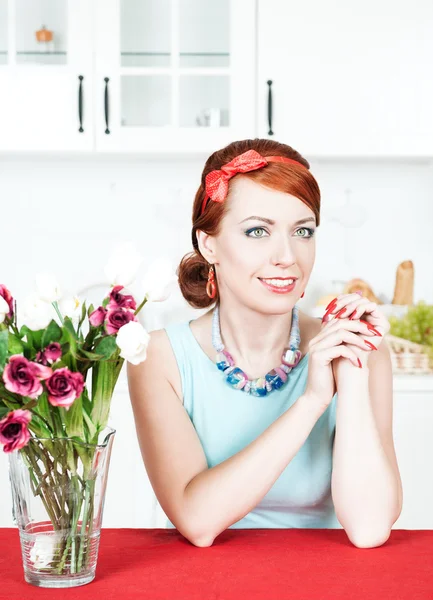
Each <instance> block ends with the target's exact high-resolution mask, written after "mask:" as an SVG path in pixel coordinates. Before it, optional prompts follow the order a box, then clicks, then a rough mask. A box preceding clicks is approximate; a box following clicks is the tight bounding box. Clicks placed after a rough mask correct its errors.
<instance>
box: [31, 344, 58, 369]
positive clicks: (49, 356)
mask: <svg viewBox="0 0 433 600" xmlns="http://www.w3.org/2000/svg"><path fill="white" fill-rule="evenodd" d="M61 356H62V347H61V345H60V344H59V342H52V343H51V344H48V346H47V347H46V348H45V349H44V350H43V351H39V352H38V353H37V355H36V359H35V360H36V361H37V362H40V363H41V364H43V365H48V364H52V363H53V362H56V361H57V360H59V358H61Z"/></svg>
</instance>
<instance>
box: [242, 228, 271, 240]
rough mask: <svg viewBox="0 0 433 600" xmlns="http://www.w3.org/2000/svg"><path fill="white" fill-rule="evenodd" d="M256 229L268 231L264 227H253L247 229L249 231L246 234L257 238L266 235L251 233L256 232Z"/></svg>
mask: <svg viewBox="0 0 433 600" xmlns="http://www.w3.org/2000/svg"><path fill="white" fill-rule="evenodd" d="M256 231H261V232H265V233H266V229H264V228H263V227H253V228H252V229H247V231H246V232H245V234H246V235H247V236H248V237H255V238H261V237H264V236H263V235H250V233H252V232H256Z"/></svg>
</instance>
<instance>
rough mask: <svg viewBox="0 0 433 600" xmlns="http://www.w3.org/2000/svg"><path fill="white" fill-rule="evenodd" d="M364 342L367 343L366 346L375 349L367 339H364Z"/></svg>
mask: <svg viewBox="0 0 433 600" xmlns="http://www.w3.org/2000/svg"><path fill="white" fill-rule="evenodd" d="M364 343H365V344H367V346H369V347H370V348H371V349H372V350H377V348H376V346H375V345H374V344H372V343H371V342H369V341H368V340H364Z"/></svg>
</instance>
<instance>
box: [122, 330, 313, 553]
mask: <svg viewBox="0 0 433 600" xmlns="http://www.w3.org/2000/svg"><path fill="white" fill-rule="evenodd" d="M173 363H174V364H173ZM127 367H128V382H129V391H130V396H131V402H132V406H133V411H134V418H135V424H136V430H137V435H138V439H139V443H140V448H141V452H142V456H143V460H144V463H145V466H146V470H147V473H148V476H149V479H150V482H151V484H152V487H153V489H154V491H155V494H156V496H157V498H158V500H159V502H160V504H161V506H162V508H163V510H164V512H165V513H166V515H167V516H168V518H169V519H170V521H171V522H172V523H173V524H174V525H175V526H176V527H177V529H178V530H179V531H180V533H182V535H184V536H185V537H186V538H187V539H189V541H190V542H191V543H193V544H194V545H196V546H209V545H211V544H212V542H213V540H214V539H215V538H216V537H217V536H218V535H219V534H220V533H221V532H222V531H224V530H225V529H227V527H229V526H230V525H232V524H233V523H235V522H236V521H239V520H240V519H241V518H243V517H244V516H245V515H247V514H248V513H249V512H250V511H251V510H252V509H253V508H254V507H255V506H256V505H257V504H258V503H259V502H260V501H261V500H262V498H263V497H264V496H265V495H266V494H267V492H268V491H269V489H270V488H271V487H272V485H273V484H274V483H275V481H276V480H277V479H278V477H279V476H280V475H281V473H282V472H283V470H284V469H285V468H286V466H287V465H288V464H289V463H290V461H291V460H292V458H293V457H294V456H295V454H296V453H297V452H298V450H299V449H300V448H301V446H302V445H303V443H304V442H305V440H306V439H307V437H308V435H309V434H310V432H311V430H312V429H313V427H314V425H315V423H316V422H317V420H318V419H319V417H320V416H321V414H322V412H323V409H322V408H319V407H318V406H317V403H315V402H314V401H313V400H312V399H310V398H309V397H308V396H307V395H303V396H301V397H300V398H298V400H297V401H296V402H295V403H294V404H293V406H291V407H290V408H289V409H288V410H287V411H286V412H285V413H284V414H283V415H281V417H279V418H278V419H277V420H276V421H274V422H273V423H272V425H270V426H269V427H268V428H267V429H266V430H265V431H264V432H263V433H262V434H261V435H260V436H259V437H257V438H256V439H255V440H254V441H253V442H251V443H250V444H249V445H248V446H246V447H245V448H243V449H242V450H241V451H240V452H238V453H237V454H235V455H233V456H231V457H230V458H228V459H227V460H225V461H223V462H222V463H220V464H219V465H216V466H215V467H212V468H208V466H207V461H206V457H205V454H204V451H203V448H202V446H201V444H200V441H199V438H198V436H197V433H196V431H195V429H194V426H193V425H192V423H191V421H190V419H189V416H188V414H187V412H186V410H185V408H184V407H183V405H182V402H181V400H180V398H179V397H178V395H177V394H176V392H175V391H174V388H173V386H172V385H171V383H170V381H169V376H168V375H169V373H170V369H171V372H175V370H174V371H173V369H177V366H176V362H175V360H174V357H172V352H171V348H170V343H169V341H168V339H167V336H166V334H165V332H164V331H157V332H153V333H152V334H151V342H150V344H149V352H148V356H147V359H146V361H145V362H144V363H141V364H140V365H137V366H133V365H131V364H129V363H128V365H127Z"/></svg>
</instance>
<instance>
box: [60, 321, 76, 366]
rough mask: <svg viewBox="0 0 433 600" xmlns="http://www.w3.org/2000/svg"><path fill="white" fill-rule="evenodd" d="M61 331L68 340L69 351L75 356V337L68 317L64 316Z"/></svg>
mask: <svg viewBox="0 0 433 600" xmlns="http://www.w3.org/2000/svg"><path fill="white" fill-rule="evenodd" d="M63 333H64V335H65V338H66V340H67V341H68V342H69V352H70V353H71V354H72V356H74V357H75V356H76V355H77V337H76V333H75V330H74V326H73V324H72V321H71V320H70V319H69V318H68V317H65V320H64V325H63Z"/></svg>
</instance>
